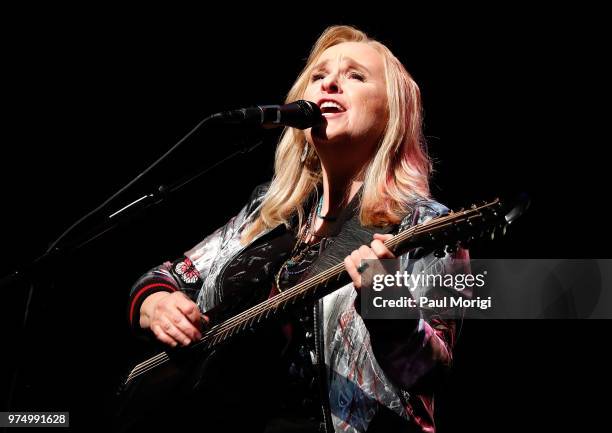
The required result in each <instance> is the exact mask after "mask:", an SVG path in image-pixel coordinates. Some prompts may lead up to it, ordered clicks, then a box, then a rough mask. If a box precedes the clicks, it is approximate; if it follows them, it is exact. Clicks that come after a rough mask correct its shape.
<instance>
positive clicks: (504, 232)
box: [502, 224, 508, 236]
mask: <svg viewBox="0 0 612 433" xmlns="http://www.w3.org/2000/svg"><path fill="white" fill-rule="evenodd" d="M507 231H508V224H504V225H503V226H502V236H506V232H507Z"/></svg>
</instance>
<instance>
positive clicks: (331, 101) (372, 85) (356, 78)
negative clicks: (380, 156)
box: [304, 42, 387, 153]
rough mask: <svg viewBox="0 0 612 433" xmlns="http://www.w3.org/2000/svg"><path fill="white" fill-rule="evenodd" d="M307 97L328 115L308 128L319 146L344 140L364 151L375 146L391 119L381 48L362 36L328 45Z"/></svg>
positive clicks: (310, 138)
mask: <svg viewBox="0 0 612 433" xmlns="http://www.w3.org/2000/svg"><path fill="white" fill-rule="evenodd" d="M304 99H306V100H309V101H313V102H315V103H316V104H317V105H318V106H319V107H320V108H321V111H322V113H323V116H324V117H325V120H326V122H324V124H323V125H321V126H320V127H315V128H311V129H308V130H306V131H305V132H306V138H307V140H308V142H310V143H312V144H314V145H315V147H316V148H317V150H319V151H321V150H323V149H324V148H327V146H328V145H331V144H335V143H338V144H339V145H342V146H343V147H344V146H350V149H351V150H355V151H358V153H362V152H370V151H371V150H373V148H374V146H375V145H376V144H377V142H378V139H379V137H380V135H381V134H382V131H383V130H384V127H385V125H386V122H387V95H386V86H385V69H384V63H383V58H382V56H381V54H379V53H378V51H376V50H375V49H374V48H372V47H371V46H370V45H367V44H365V43H361V42H344V43H341V44H338V45H334V46H333V47H330V48H328V49H326V50H325V51H323V53H322V54H321V56H320V57H319V59H318V60H317V61H316V62H315V63H314V67H313V68H312V69H311V73H310V77H309V83H308V87H307V89H306V92H305V93H304Z"/></svg>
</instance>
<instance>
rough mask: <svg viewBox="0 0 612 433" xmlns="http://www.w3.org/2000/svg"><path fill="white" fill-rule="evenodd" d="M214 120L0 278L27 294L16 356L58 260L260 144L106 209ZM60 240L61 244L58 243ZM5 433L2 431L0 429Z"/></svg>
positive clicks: (240, 147) (243, 145)
mask: <svg viewBox="0 0 612 433" xmlns="http://www.w3.org/2000/svg"><path fill="white" fill-rule="evenodd" d="M211 119H213V120H214V116H210V117H208V118H206V119H204V120H203V121H201V122H200V123H199V124H198V125H196V127H195V128H194V129H192V130H191V131H190V132H189V133H188V134H187V135H186V136H184V137H183V138H182V139H181V140H179V142H178V143H176V144H175V145H174V146H173V147H172V148H171V149H170V150H169V151H168V152H166V153H165V154H164V155H163V156H162V157H161V158H160V159H158V160H157V161H156V162H154V163H153V164H152V165H151V166H149V167H148V168H147V169H146V170H145V171H144V172H142V173H141V174H140V175H139V176H137V177H136V178H135V179H134V180H133V181H132V182H130V183H129V184H127V185H126V186H125V187H123V188H122V189H121V190H119V191H118V192H117V193H115V194H114V195H113V196H111V197H110V198H109V199H108V200H107V201H105V202H104V203H103V204H102V205H100V206H99V208H97V209H95V210H94V211H92V212H91V213H90V214H87V215H86V216H85V217H83V218H81V219H80V220H79V221H77V223H75V224H73V226H71V227H70V228H69V229H68V230H67V231H66V232H65V233H64V234H63V235H62V236H60V238H59V239H58V240H57V241H56V242H55V243H54V244H53V245H52V246H51V247H50V248H49V249H48V250H47V251H46V252H45V253H44V254H42V255H40V256H39V257H37V258H36V259H34V260H33V261H32V262H30V263H29V264H27V265H25V266H23V267H21V268H19V269H16V270H14V271H12V272H11V273H9V274H7V275H5V276H4V277H2V278H1V279H0V289H5V288H8V287H9V286H11V285H13V284H16V283H19V282H26V283H28V294H27V299H26V304H25V307H24V311H23V320H22V321H21V327H20V334H21V335H20V338H18V342H17V345H18V347H17V352H18V353H19V354H23V352H24V346H23V345H24V344H25V343H24V342H25V341H27V338H26V337H27V325H28V320H29V318H30V315H29V310H30V305H31V302H32V298H33V296H34V292H35V290H36V288H37V287H39V286H44V285H45V284H44V280H43V277H42V275H45V276H47V275H49V274H48V273H47V272H45V271H47V270H50V269H52V268H53V267H54V266H56V265H58V264H61V263H62V261H65V260H66V259H67V258H68V257H70V256H71V255H72V254H74V253H75V252H77V251H79V250H80V249H82V248H83V247H85V246H86V245H89V244H90V243H91V242H93V241H95V240H96V239H99V238H101V237H102V236H104V235H106V234H108V233H110V232H112V231H113V230H115V229H116V228H118V227H120V226H125V225H127V224H129V223H130V222H132V221H134V220H136V219H137V218H139V217H141V216H142V215H144V214H145V212H147V211H149V210H151V209H153V208H159V207H160V206H161V205H162V204H164V203H166V202H167V201H168V200H169V199H170V198H171V197H172V196H174V195H176V194H177V193H178V192H179V191H182V190H184V189H185V188H186V187H187V186H188V185H190V184H192V183H193V182H194V181H195V180H196V179H198V178H200V177H202V176H204V175H205V174H207V173H208V172H210V171H211V170H213V169H215V168H216V167H218V166H220V165H222V164H224V163H226V162H228V161H229V160H232V159H234V158H236V157H237V156H239V155H241V154H245V153H250V152H252V151H253V150H255V149H256V148H258V147H259V146H260V145H261V144H262V143H263V139H261V138H256V139H255V140H253V137H252V136H246V137H244V138H243V139H241V140H240V141H239V142H237V143H232V144H233V146H234V147H235V148H237V149H236V150H234V151H233V152H231V153H230V154H229V155H227V156H225V157H223V158H221V159H220V160H218V161H216V162H215V163H213V164H212V165H210V166H208V167H206V168H204V169H203V170H200V171H198V172H196V173H192V174H191V175H188V176H185V177H183V178H181V179H179V180H177V181H175V182H174V183H172V184H170V185H163V184H162V185H158V186H156V187H154V188H153V190H152V192H150V193H148V194H145V195H143V196H141V197H140V198H138V199H136V200H132V201H131V202H130V203H128V204H126V205H123V206H121V207H120V208H118V209H117V208H116V207H115V208H114V209H113V210H112V211H110V210H109V208H110V205H111V204H112V203H111V202H113V201H116V199H117V198H118V197H119V196H120V194H121V193H123V192H124V191H125V190H127V188H128V187H129V186H131V185H132V184H133V183H134V182H135V181H136V180H138V179H139V178H140V177H142V176H143V175H144V174H145V173H147V172H148V171H149V170H150V169H152V168H153V167H154V166H155V165H157V163H159V162H161V160H163V159H165V157H167V156H168V155H169V154H170V153H171V152H172V151H173V150H174V149H175V148H176V147H178V145H180V144H182V143H183V141H185V140H186V139H187V138H188V137H189V136H191V135H192V133H194V132H195V131H196V130H197V129H199V128H200V127H201V126H202V125H204V124H205V123H206V122H207V121H208V120H211ZM103 211H106V212H105V213H106V215H105V216H104V218H103V221H102V222H100V223H98V224H96V225H94V226H93V227H91V228H89V229H87V230H84V231H81V233H80V234H76V235H75V234H73V235H72V236H71V237H68V236H67V235H68V234H71V233H74V232H75V229H76V228H78V227H80V226H82V225H83V224H82V223H84V222H85V221H86V220H87V219H89V218H90V217H91V216H93V215H94V214H99V213H100V212H103ZM60 241H62V242H60ZM46 280H47V281H46V282H47V283H49V284H52V279H50V278H49V277H48V276H47V278H46ZM16 358H17V360H16V361H17V362H16V366H15V371H14V373H13V377H12V380H11V384H10V389H9V393H8V398H7V409H6V410H9V411H10V410H11V406H12V404H13V399H14V395H15V391H16V389H17V383H18V377H19V373H20V365H21V362H19V361H20V360H21V356H19V355H17V357H16ZM3 430H5V431H6V428H5V429H3Z"/></svg>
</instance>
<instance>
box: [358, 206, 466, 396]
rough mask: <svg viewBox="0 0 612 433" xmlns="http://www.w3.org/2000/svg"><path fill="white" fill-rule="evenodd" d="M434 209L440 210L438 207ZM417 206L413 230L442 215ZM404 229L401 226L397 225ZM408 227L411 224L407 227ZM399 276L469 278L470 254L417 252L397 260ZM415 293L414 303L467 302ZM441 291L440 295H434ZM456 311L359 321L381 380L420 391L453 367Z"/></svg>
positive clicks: (428, 289) (430, 290) (420, 288)
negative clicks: (458, 275)
mask: <svg viewBox="0 0 612 433" xmlns="http://www.w3.org/2000/svg"><path fill="white" fill-rule="evenodd" d="M438 206H439V207H438ZM438 206H435V207H429V206H420V207H418V208H417V212H415V214H414V215H413V217H412V218H413V221H412V223H413V224H422V223H424V222H426V221H427V220H429V219H431V218H434V217H436V216H439V215H441V214H443V213H445V211H446V208H444V207H442V206H441V205H438ZM402 225H404V224H402ZM410 225H412V224H410ZM399 264H400V271H402V272H404V271H406V272H408V273H409V274H421V273H422V274H425V275H428V274H442V275H446V274H455V273H469V253H468V251H467V250H466V249H461V248H459V249H458V250H457V252H455V253H453V254H449V253H446V255H445V256H443V257H437V256H436V255H435V254H434V251H431V250H426V249H422V248H419V249H416V250H413V251H411V252H409V253H406V254H404V255H402V256H400V257H399ZM420 281H421V282H422V283H421V284H419V285H417V287H415V288H414V292H413V297H418V296H426V297H428V298H430V299H431V298H435V297H439V296H442V295H448V294H449V293H450V294H452V295H453V296H464V297H465V296H469V295H470V293H469V292H468V291H464V292H462V293H461V294H460V293H459V292H457V291H455V290H454V289H452V288H451V289H448V288H440V287H432V286H428V285H426V284H424V282H425V281H428V279H426V278H423V279H421V280H420ZM441 290H444V291H445V293H439V291H441ZM457 316H458V315H457V310H456V309H454V310H440V309H421V310H420V311H419V317H418V318H415V319H414V320H410V319H379V320H373V319H364V323H365V325H366V327H367V328H368V332H369V334H370V341H371V344H372V350H373V352H374V356H375V357H376V360H377V361H378V363H379V365H380V367H381V368H382V369H383V371H384V372H385V374H386V375H387V376H388V377H389V378H390V379H391V380H392V381H394V382H395V383H396V384H398V385H399V386H401V387H402V388H403V389H414V388H415V387H416V386H419V385H424V384H425V383H429V382H430V381H432V380H436V379H437V377H438V376H439V375H440V374H441V373H443V372H444V371H445V370H446V369H447V368H448V367H450V365H451V362H452V349H453V346H454V340H455V332H456V325H457V321H458V317H457Z"/></svg>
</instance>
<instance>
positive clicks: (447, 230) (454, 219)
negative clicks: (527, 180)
mask: <svg viewBox="0 0 612 433" xmlns="http://www.w3.org/2000/svg"><path fill="white" fill-rule="evenodd" d="M507 203H508V202H506V201H502V200H501V199H499V198H496V199H495V200H492V201H490V202H481V203H475V204H473V205H472V206H470V207H469V208H462V209H460V210H457V211H450V212H449V213H447V214H446V215H442V216H440V217H437V218H434V219H432V220H429V221H427V222H426V223H424V224H421V225H419V226H415V227H412V228H411V229H409V230H407V232H408V233H406V235H405V236H401V234H400V235H399V237H400V239H398V240H397V242H393V243H392V246H396V247H400V250H404V249H411V248H415V247H417V246H430V247H432V248H434V251H435V254H436V256H438V257H443V256H444V255H445V254H446V253H447V252H448V253H454V252H455V251H456V250H457V248H458V246H460V247H462V248H467V247H468V246H469V244H470V243H471V242H473V241H474V240H477V239H483V238H489V239H491V240H493V239H495V238H497V237H501V236H504V235H505V234H506V231H507V228H508V226H509V225H510V224H512V223H513V222H514V221H515V220H516V219H517V218H519V217H520V216H521V215H523V213H525V211H526V210H527V208H528V207H529V203H530V202H529V198H528V197H527V196H526V195H523V196H521V197H520V198H519V199H518V200H515V201H514V202H513V203H512V204H510V205H509V204H507ZM401 238H403V239H401ZM396 253H397V251H396Z"/></svg>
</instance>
